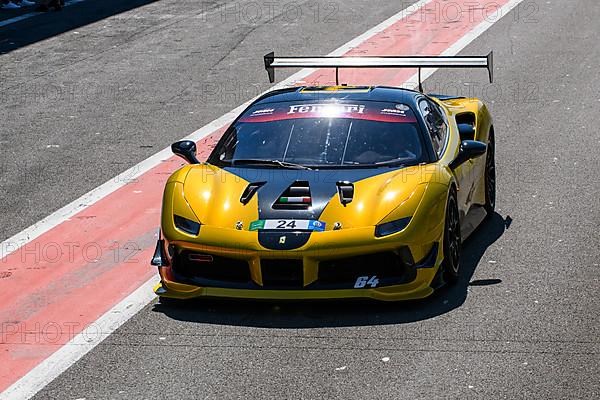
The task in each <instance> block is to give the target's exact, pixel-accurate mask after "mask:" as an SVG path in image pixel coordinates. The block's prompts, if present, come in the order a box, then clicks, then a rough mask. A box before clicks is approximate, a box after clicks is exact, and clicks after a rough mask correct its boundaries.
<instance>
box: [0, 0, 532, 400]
mask: <svg viewBox="0 0 600 400" xmlns="http://www.w3.org/2000/svg"><path fill="white" fill-rule="evenodd" d="M429 1H431V0H423V1H419V2H418V3H415V5H412V6H410V7H409V8H407V9H405V10H402V11H400V12H399V13H398V14H395V15H394V16H393V17H391V18H389V19H387V20H386V21H384V22H382V23H381V24H379V25H377V26H375V27H374V28H372V29H370V30H369V31H367V32H365V33H364V34H362V35H361V36H358V37H357V38H355V39H353V40H351V41H350V42H348V43H346V44H345V45H343V46H341V47H340V48H338V49H336V50H335V51H333V52H331V53H330V54H329V55H330V56H339V55H343V54H344V53H346V52H347V51H349V50H350V49H352V48H353V47H356V46H357V45H358V44H360V43H362V42H363V41H365V40H367V39H368V38H370V37H372V36H373V35H375V34H377V33H378V32H381V31H382V30H384V29H386V28H387V27H389V26H390V25H392V24H394V23H395V22H397V21H399V20H400V19H402V18H405V17H407V16H408V15H410V14H411V13H413V12H415V11H417V10H418V8H417V7H422V6H423V5H425V4H427V3H428V2H429ZM522 1H523V0H511V1H509V2H508V3H507V4H505V5H504V6H503V7H501V8H500V9H499V10H498V14H499V16H498V19H496V20H494V21H484V22H482V23H481V24H479V25H478V26H476V27H475V28H474V29H473V30H471V31H470V32H468V33H467V34H466V35H465V36H463V37H462V38H461V39H459V40H458V41H457V42H456V43H454V44H453V45H452V46H450V47H449V48H448V49H447V50H446V51H444V52H443V53H442V54H443V55H456V54H457V53H458V52H460V51H461V50H462V49H464V48H465V47H466V46H467V45H469V44H470V43H471V42H473V40H475V39H476V38H477V37H478V36H480V35H481V34H483V33H484V32H485V31H486V30H488V29H489V28H490V27H491V26H492V25H493V24H494V23H496V22H498V21H499V20H500V19H501V18H502V17H504V16H505V15H507V14H508V13H509V12H510V11H511V10H512V9H513V8H515V7H516V6H517V5H519V3H521V2H522ZM359 38H360V40H359ZM312 72H313V70H302V71H299V72H298V73H296V74H294V75H292V76H290V77H289V78H287V79H286V80H285V81H283V82H281V83H280V84H278V85H275V87H281V86H285V85H288V84H293V82H295V81H298V80H300V79H302V78H305V77H306V76H308V75H309V74H310V73H312ZM434 72H435V70H430V71H428V73H427V74H426V75H425V74H424V75H423V76H424V78H423V79H425V77H429V76H431V75H432V74H433V73H434ZM412 80H416V75H415V76H413V77H412V78H411V81H412ZM251 101H252V100H250V101H248V102H246V103H244V104H242V105H241V106H239V107H237V108H236V109H234V110H232V111H230V112H229V113H227V114H225V115H223V116H222V117H220V118H218V119H216V120H214V121H213V122H211V123H210V124H208V125H206V126H204V127H202V128H200V129H199V130H197V131H195V132H193V133H192V134H191V135H189V136H187V137H186V139H190V140H196V141H198V140H200V139H201V138H202V137H205V136H207V135H208V134H209V133H212V132H214V131H215V130H217V129H219V128H222V127H223V126H224V125H225V124H227V123H228V122H230V121H231V120H232V119H233V118H235V117H236V116H237V114H239V112H241V111H242V110H243V109H244V108H245V107H246V106H247V105H248V104H249V103H250V102H251ZM168 157H170V148H166V149H164V150H162V151H161V152H159V153H157V154H155V155H154V156H152V157H150V158H148V159H147V160H144V161H142V162H141V163H140V164H138V165H137V166H135V167H133V168H131V169H129V170H128V171H126V172H124V173H123V174H120V175H119V176H120V177H122V179H117V178H118V177H117V178H115V179H113V180H111V181H108V182H106V183H105V184H103V185H102V186H100V187H98V188H96V189H94V190H92V191H91V192H89V193H87V194H86V195H84V196H82V197H81V198H80V199H78V200H76V201H74V202H72V203H70V204H69V205H67V206H65V207H63V208H61V209H60V210H59V211H57V212H55V213H54V214H52V215H50V216H49V217H47V218H45V219H44V220H42V221H40V222H39V223H38V224H39V225H38V224H34V225H32V226H31V227H29V228H27V229H26V230H25V231H23V232H21V233H20V234H17V235H15V236H13V238H11V239H8V240H7V241H6V242H3V243H2V245H3V247H4V243H7V242H10V241H11V240H14V241H16V242H18V243H20V246H22V245H23V244H24V243H27V242H28V241H30V240H33V239H34V238H35V237H37V236H39V235H41V234H42V233H44V232H46V231H48V230H49V229H51V228H52V227H54V226H56V225H58V224H59V223H60V222H62V221H64V220H65V219H67V218H69V216H72V215H74V214H75V213H77V212H79V211H81V210H83V209H85V208H86V207H88V206H89V205H91V204H93V203H94V202H96V201H98V200H100V199H102V198H103V197H105V196H106V195H108V194H110V193H111V192H113V191H115V190H116V189H118V188H119V187H121V186H123V185H124V184H125V183H123V181H122V180H123V179H125V178H126V177H128V179H132V178H134V177H137V176H140V175H141V174H142V173H144V172H146V171H147V170H149V169H150V168H152V167H153V166H155V165H158V163H159V162H160V161H161V160H163V159H165V158H168ZM136 167H138V168H139V170H136ZM29 234H30V235H32V237H28V235H29ZM0 251H1V249H0ZM0 255H2V253H0ZM155 281H156V278H151V279H150V280H148V281H147V282H145V283H144V284H143V285H142V286H140V287H139V288H138V289H137V290H135V291H134V292H133V293H132V294H131V295H129V296H128V297H127V298H125V299H124V300H122V301H121V302H119V303H118V304H117V305H116V306H114V307H113V308H112V309H110V310H109V311H108V312H106V313H105V314H104V315H103V316H102V317H100V318H99V319H98V320H97V321H96V322H95V323H94V324H93V325H97V326H99V327H102V330H101V332H102V333H101V334H100V335H99V336H98V340H94V341H92V342H87V341H86V342H85V343H83V342H82V340H84V341H85V339H88V337H87V335H83V334H80V335H77V336H76V337H75V338H73V340H72V341H71V342H69V343H68V344H67V345H65V346H63V347H62V348H61V349H59V350H58V351H56V352H55V353H54V354H52V355H51V356H50V357H48V358H47V359H46V360H44V361H43V362H42V363H41V364H40V365H38V366H37V367H35V368H34V369H32V370H31V371H30V372H29V373H27V374H26V375H25V376H24V377H22V378H21V379H19V380H18V381H17V382H15V383H14V384H13V385H11V386H10V387H9V388H8V389H6V390H5V391H4V392H3V393H1V394H0V400H4V399H7V400H8V399H11V400H16V399H28V398H30V397H32V396H34V395H35V394H36V393H37V392H39V391H40V390H41V389H43V388H44V387H45V386H46V385H47V384H48V383H50V382H51V381H52V380H54V379H55V378H56V377H58V376H59V375H60V374H61V373H63V372H64V371H66V370H67V368H69V367H70V366H71V365H73V364H74V363H75V362H76V361H77V360H79V359H80V358H81V357H83V356H84V355H85V354H87V353H88V352H89V351H90V350H92V349H93V348H94V347H95V346H97V345H98V344H99V343H101V342H102V340H104V339H106V338H107V337H108V336H109V335H110V334H111V333H112V332H114V331H115V330H116V329H117V328H118V327H119V326H121V325H122V324H123V323H125V322H126V321H127V320H129V319H130V318H131V317H132V316H133V315H135V314H136V313H137V312H138V311H140V310H141V309H142V308H143V307H144V306H146V305H147V304H149V303H150V302H151V301H152V300H153V299H154V294H153V293H152V290H151V289H152V287H153V285H154V282H155ZM82 343H83V344H82ZM86 343H87V344H86Z"/></svg>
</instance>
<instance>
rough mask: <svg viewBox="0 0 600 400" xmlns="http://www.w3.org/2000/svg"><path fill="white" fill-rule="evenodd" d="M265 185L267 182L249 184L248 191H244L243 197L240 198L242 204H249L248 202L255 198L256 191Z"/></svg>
mask: <svg viewBox="0 0 600 400" xmlns="http://www.w3.org/2000/svg"><path fill="white" fill-rule="evenodd" d="M265 183H266V182H252V183H250V184H248V186H246V189H244V193H242V196H241V197H240V203H242V204H248V202H249V201H250V200H251V199H252V196H254V193H256V191H257V190H258V189H259V188H260V187H261V186H262V185H264V184H265Z"/></svg>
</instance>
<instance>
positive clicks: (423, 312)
mask: <svg viewBox="0 0 600 400" xmlns="http://www.w3.org/2000/svg"><path fill="white" fill-rule="evenodd" d="M511 221H512V220H511V218H510V217H509V216H507V217H506V218H503V217H502V216H500V214H498V213H494V215H493V216H492V217H491V218H489V219H487V220H486V221H484V222H483V223H482V224H481V226H480V227H478V228H477V230H475V232H473V234H472V235H471V237H470V238H469V239H468V240H466V241H465V243H464V244H463V253H462V260H461V268H462V270H461V274H460V278H459V280H458V282H457V283H456V284H455V285H453V286H451V287H445V288H442V289H440V290H438V291H437V292H436V293H434V294H433V295H432V296H431V297H429V298H427V299H424V300H419V301H411V302H401V303H385V302H373V301H298V302H276V301H268V302H266V301H264V302H261V301H250V300H243V301H240V300H236V301H233V300H232V301H226V300H193V301H187V302H173V303H168V304H162V303H157V304H155V305H154V308H153V311H155V312H160V313H164V314H165V315H167V316H169V317H170V318H173V319H176V320H182V321H191V322H200V323H210V324H220V325H234V326H252V327H264V328H315V327H341V326H361V325H382V324H400V323H407V322H414V321H420V320H424V319H428V318H432V317H435V316H437V315H440V314H444V313H447V312H449V311H451V310H453V309H455V308H457V307H460V306H461V305H462V304H463V303H464V301H465V299H466V297H467V288H468V287H469V286H485V285H492V284H498V283H501V282H502V281H501V280H500V279H497V278H495V277H493V276H490V277H489V278H486V279H480V280H477V281H471V278H472V276H473V273H474V272H475V268H476V267H477V265H478V263H479V261H480V260H481V257H482V256H483V254H484V253H485V251H486V249H487V248H488V247H489V246H490V245H491V244H492V243H494V242H495V241H496V240H498V238H499V237H500V236H502V234H503V233H504V230H505V229H507V228H508V227H509V226H510V223H511Z"/></svg>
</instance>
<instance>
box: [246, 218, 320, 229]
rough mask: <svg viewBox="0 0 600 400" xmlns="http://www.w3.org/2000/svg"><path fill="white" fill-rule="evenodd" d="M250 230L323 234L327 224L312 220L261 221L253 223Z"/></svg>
mask: <svg viewBox="0 0 600 400" xmlns="http://www.w3.org/2000/svg"><path fill="white" fill-rule="evenodd" d="M249 229H250V230H251V231H257V230H262V229H274V230H304V231H313V232H323V231H324V230H325V222H322V221H317V220H311V219H259V220H257V221H252V222H251V223H250V228H249Z"/></svg>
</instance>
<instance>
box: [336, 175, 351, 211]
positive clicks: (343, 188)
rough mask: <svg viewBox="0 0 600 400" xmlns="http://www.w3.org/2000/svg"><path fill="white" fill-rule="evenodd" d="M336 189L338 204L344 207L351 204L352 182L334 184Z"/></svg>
mask: <svg viewBox="0 0 600 400" xmlns="http://www.w3.org/2000/svg"><path fill="white" fill-rule="evenodd" d="M336 185H337V189H338V195H339V196H340V203H342V204H343V205H344V206H346V204H348V203H351V202H352V199H353V198H354V184H353V183H352V182H348V181H344V182H338V183H336Z"/></svg>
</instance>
